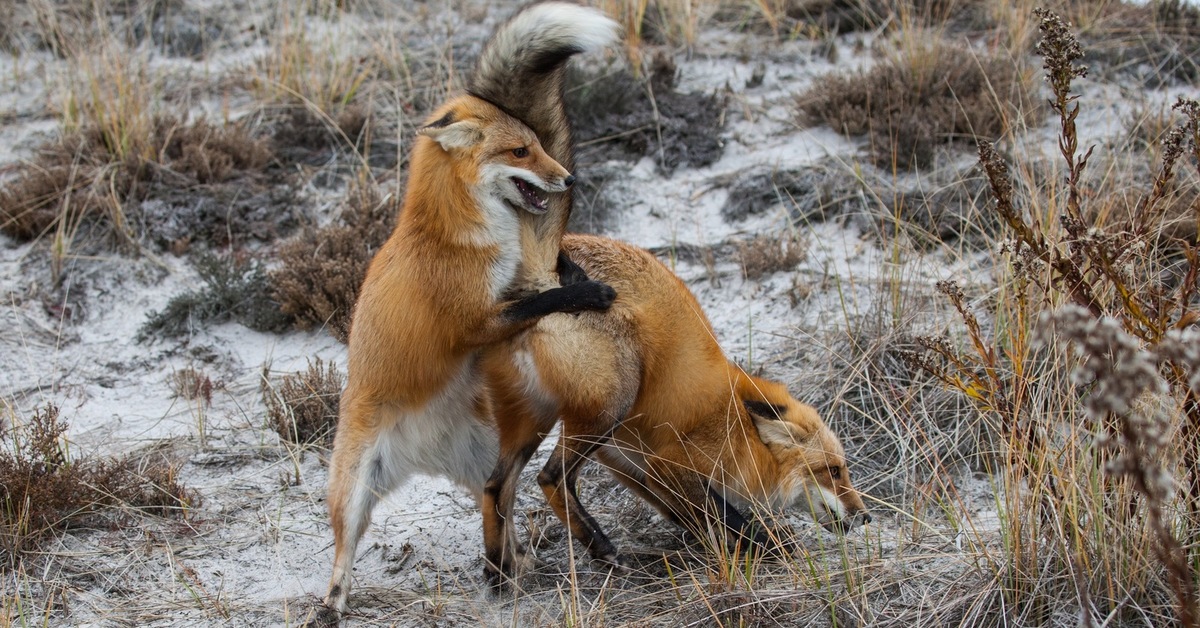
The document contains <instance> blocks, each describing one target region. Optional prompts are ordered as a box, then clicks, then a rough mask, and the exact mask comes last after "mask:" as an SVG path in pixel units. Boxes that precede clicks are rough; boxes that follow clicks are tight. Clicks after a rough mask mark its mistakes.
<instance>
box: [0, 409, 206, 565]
mask: <svg viewBox="0 0 1200 628" xmlns="http://www.w3.org/2000/svg"><path fill="white" fill-rule="evenodd" d="M66 431H67V423H66V422H64V421H62V420H60V417H59V411H58V408H57V407H56V406H54V405H46V406H44V407H42V408H41V409H39V410H37V411H36V412H34V414H33V416H32V417H30V419H29V421H28V422H27V423H25V424H24V425H21V426H14V427H12V428H10V429H9V430H7V431H6V432H3V433H0V551H3V553H4V554H5V555H6V558H7V560H6V561H5V562H6V563H7V564H9V565H13V564H15V561H16V560H17V559H18V558H19V557H20V556H21V554H23V553H24V552H27V551H29V550H32V549H34V548H36V547H37V546H38V544H39V543H40V542H41V541H43V540H45V539H46V537H47V536H49V535H50V534H52V533H55V532H62V531H65V530H70V529H74V528H77V527H80V526H84V525H88V524H89V523H92V522H94V521H96V520H98V519H103V518H105V517H119V516H120V515H121V514H122V512H123V511H124V510H125V509H134V510H137V511H139V512H146V513H151V514H156V515H169V514H181V513H186V511H187V509H188V508H192V507H195V506H197V505H199V503H200V497H199V495H198V494H197V493H195V492H194V491H192V490H190V489H188V488H187V487H186V486H185V485H184V484H182V483H181V482H180V479H179V476H178V469H177V468H175V467H174V466H172V465H171V464H170V463H169V462H168V461H166V460H165V459H162V458H161V457H158V458H146V459H138V458H135V457H132V456H125V457H121V458H96V457H76V458H72V457H71V456H70V455H69V453H68V448H67V443H66V440H65V439H64V437H63V435H64V434H65V433H66Z"/></svg>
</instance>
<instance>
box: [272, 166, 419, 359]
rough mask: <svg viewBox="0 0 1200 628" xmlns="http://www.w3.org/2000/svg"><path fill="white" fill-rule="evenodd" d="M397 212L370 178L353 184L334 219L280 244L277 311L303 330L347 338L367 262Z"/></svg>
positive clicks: (341, 339) (391, 200)
mask: <svg viewBox="0 0 1200 628" xmlns="http://www.w3.org/2000/svg"><path fill="white" fill-rule="evenodd" d="M398 212H399V205H398V202H397V196H395V195H391V196H388V197H386V198H385V197H381V196H380V195H379V192H378V190H377V189H376V188H375V187H374V184H372V183H368V182H362V181H360V182H359V183H357V184H354V185H352V186H351V188H350V190H349V193H348V194H347V197H346V199H345V200H344V201H343V208H342V211H341V217H340V219H339V221H338V223H336V224H332V225H329V226H326V227H322V228H319V229H306V230H304V231H303V232H302V233H301V234H300V235H298V236H297V237H295V238H293V239H292V240H290V241H288V242H285V243H284V244H283V246H282V247H280V251H279V257H280V260H281V262H282V264H281V265H280V267H279V268H277V269H275V270H273V271H272V272H271V273H270V282H271V294H272V295H273V298H274V299H276V300H277V301H278V302H279V304H280V309H281V311H282V312H283V313H284V314H286V315H288V316H290V317H292V318H293V319H294V320H295V321H296V325H297V326H298V327H300V328H301V329H312V328H314V327H318V328H322V327H323V328H326V329H328V330H329V333H331V334H333V337H334V338H337V339H338V341H339V342H343V343H344V342H346V341H347V338H348V337H349V333H350V316H351V313H352V312H353V310H354V302H355V301H356V300H357V299H358V289H359V288H360V287H361V286H362V281H363V277H365V276H366V274H367V265H368V264H370V263H371V258H372V257H373V256H374V255H375V251H377V250H378V249H379V247H380V246H382V245H383V243H384V242H385V241H386V240H387V238H388V236H389V235H391V233H392V227H393V225H394V224H395V220H396V216H397V213H398Z"/></svg>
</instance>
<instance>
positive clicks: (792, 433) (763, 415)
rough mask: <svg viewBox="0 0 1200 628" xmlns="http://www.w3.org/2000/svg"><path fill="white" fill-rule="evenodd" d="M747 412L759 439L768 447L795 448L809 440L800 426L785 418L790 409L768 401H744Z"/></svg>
mask: <svg viewBox="0 0 1200 628" xmlns="http://www.w3.org/2000/svg"><path fill="white" fill-rule="evenodd" d="M742 403H744V404H746V410H748V411H749V412H750V420H752V421H754V428H755V429H757V430H758V438H759V439H760V440H762V442H763V444H766V445H783V446H785V447H794V446H796V445H798V444H800V443H803V442H804V441H806V440H808V436H809V435H808V434H805V433H803V432H802V431H801V430H800V429H799V426H798V425H796V424H794V423H793V422H791V421H789V420H787V419H785V418H783V417H784V416H785V415H786V414H787V412H788V409H787V407H786V406H779V405H775V404H773V403H769V402H766V401H756V400H753V399H743V400H742Z"/></svg>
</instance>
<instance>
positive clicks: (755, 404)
mask: <svg viewBox="0 0 1200 628" xmlns="http://www.w3.org/2000/svg"><path fill="white" fill-rule="evenodd" d="M742 403H744V404H746V409H747V410H749V411H750V414H753V415H754V416H757V417H760V418H763V419H770V420H772V421H778V420H779V419H781V418H783V415H785V414H787V408H786V407H784V406H777V405H775V404H773V403H768V402H766V401H755V400H753V399H743V400H742Z"/></svg>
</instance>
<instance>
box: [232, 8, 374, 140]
mask: <svg viewBox="0 0 1200 628" xmlns="http://www.w3.org/2000/svg"><path fill="white" fill-rule="evenodd" d="M309 8H310V6H309V4H308V3H304V2H298V3H288V4H281V5H278V7H277V9H276V13H275V16H274V17H275V28H274V29H273V30H272V32H271V33H270V35H269V52H268V54H267V55H266V56H265V57H263V59H262V60H261V61H260V63H259V67H258V72H257V74H256V76H255V78H254V80H253V87H254V88H255V90H256V91H257V92H258V96H259V98H260V99H261V100H263V101H265V102H274V103H285V104H298V105H301V106H303V107H306V108H309V109H312V110H314V111H317V112H320V113H321V114H322V115H328V116H333V117H336V116H337V115H338V114H339V113H340V112H341V111H342V110H343V109H345V108H346V107H347V106H349V105H350V104H351V103H354V102H356V101H357V100H358V99H359V98H360V97H361V96H362V90H363V88H364V86H367V85H369V84H370V83H371V82H372V81H373V79H374V78H375V77H376V76H378V75H379V73H380V71H381V64H380V61H379V58H378V57H376V56H375V55H367V56H363V55H361V54H356V53H355V51H354V50H353V47H352V46H349V45H348V44H349V42H352V41H355V40H356V35H355V34H354V33H351V32H346V31H345V30H342V29H341V28H340V26H341V24H339V23H338V22H337V17H338V14H337V12H330V13H329V14H328V15H329V16H330V17H332V18H333V20H334V21H333V23H332V24H325V23H321V22H316V21H315V20H312V19H311V17H310V15H309V11H308V10H309ZM318 25H319V27H318ZM320 27H324V28H326V29H328V30H323V29H321V28H320Z"/></svg>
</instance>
